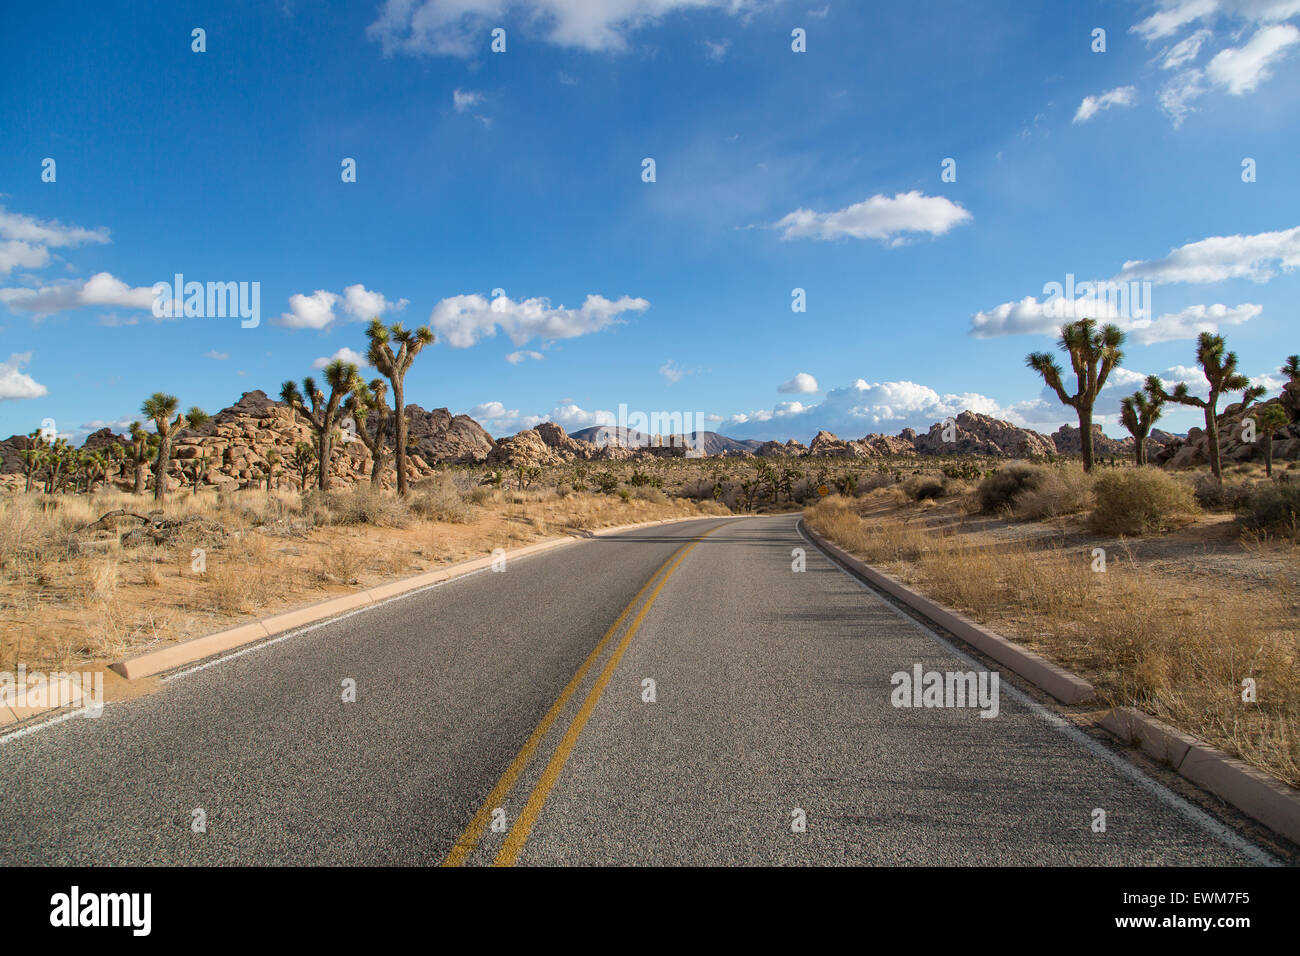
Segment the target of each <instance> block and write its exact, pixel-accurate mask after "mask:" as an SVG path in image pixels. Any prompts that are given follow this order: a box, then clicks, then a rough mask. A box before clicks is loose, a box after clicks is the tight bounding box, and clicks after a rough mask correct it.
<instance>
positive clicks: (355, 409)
mask: <svg viewBox="0 0 1300 956" xmlns="http://www.w3.org/2000/svg"><path fill="white" fill-rule="evenodd" d="M387 391H388V383H387V382H385V381H384V380H383V379H382V378H376V379H374V380H372V381H371V382H370V384H369V385H358V386H357V387H356V388H355V389H354V390H353V392H352V394H351V395H349V396H348V404H347V410H348V414H349V415H351V416H352V418H353V420H354V421H355V422H356V424H357V437H358V438H360V439H361V443H362V444H363V445H365V446H366V448H368V449H369V450H370V456H371V458H372V459H373V464H372V465H371V467H370V484H371V487H374V488H378V487H379V483H380V482H381V481H382V480H383V477H384V466H385V465H386V464H388V427H389V425H390V424H392V419H393V411H392V409H390V408H389V407H388V402H387V401H386V400H385V393H386V392H387Z"/></svg>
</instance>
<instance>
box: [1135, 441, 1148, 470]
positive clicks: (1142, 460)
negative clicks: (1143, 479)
mask: <svg viewBox="0 0 1300 956" xmlns="http://www.w3.org/2000/svg"><path fill="white" fill-rule="evenodd" d="M1133 461H1134V464H1136V465H1137V466H1138V467H1139V468H1141V467H1142V466H1143V465H1145V464H1146V463H1147V436H1146V435H1137V436H1135V437H1134V438H1133Z"/></svg>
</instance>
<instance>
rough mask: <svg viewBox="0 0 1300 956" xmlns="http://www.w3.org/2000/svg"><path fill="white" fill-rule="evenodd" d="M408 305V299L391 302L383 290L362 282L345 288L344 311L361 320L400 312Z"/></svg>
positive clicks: (364, 320)
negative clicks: (369, 287) (371, 287)
mask: <svg viewBox="0 0 1300 956" xmlns="http://www.w3.org/2000/svg"><path fill="white" fill-rule="evenodd" d="M317 294H318V295H319V293H317ZM408 305H410V302H409V301H408V300H407V299H398V300H397V301H396V302H390V301H389V300H388V299H387V298H385V297H384V294H383V293H382V292H375V291H373V290H370V289H367V288H366V287H365V286H364V285H362V284H361V283H360V282H358V283H357V284H356V285H350V286H348V287H347V288H346V289H344V290H343V311H344V312H346V313H347V314H348V315H349V316H351V317H352V318H354V319H356V320H357V321H359V322H367V321H369V320H370V319H373V318H378V317H380V316H382V315H383V314H384V313H386V312H400V311H402V310H403V309H405V308H406V307H407V306H408Z"/></svg>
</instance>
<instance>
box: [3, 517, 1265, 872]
mask: <svg viewBox="0 0 1300 956" xmlns="http://www.w3.org/2000/svg"><path fill="white" fill-rule="evenodd" d="M796 548H802V549H804V551H805V552H806V570H804V571H802V572H796V571H795V570H793V566H794V563H795V556H794V554H793V552H794V549H796ZM917 664H920V665H921V666H922V669H923V670H924V671H939V672H944V673H946V672H965V671H972V670H985V669H986V668H985V667H984V666H983V665H981V664H979V663H978V662H976V661H974V660H973V659H971V658H969V657H966V656H964V652H962V651H959V650H957V649H955V648H954V647H952V646H951V645H949V644H946V643H944V641H943V640H942V639H941V638H939V637H938V636H936V635H935V634H934V633H933V632H930V631H928V630H927V629H925V628H923V627H922V626H921V625H919V624H917V623H916V622H914V621H912V620H911V619H910V618H907V617H906V616H904V615H902V614H901V613H900V612H899V611H898V610H896V609H895V608H894V607H893V606H892V605H891V604H889V603H887V602H886V601H884V600H883V599H882V598H880V597H878V596H876V595H875V594H874V593H873V592H871V591H869V590H867V589H866V588H864V587H863V586H862V585H860V584H859V583H858V582H857V581H856V580H855V579H853V578H851V577H849V576H848V575H847V574H846V573H844V572H843V571H841V570H840V569H839V568H838V567H837V566H835V565H834V564H833V563H832V562H830V560H829V559H827V558H826V557H824V556H823V555H822V554H821V553H820V552H818V551H817V550H816V549H815V548H814V547H813V546H812V545H810V544H809V543H808V542H807V541H805V540H804V539H803V538H802V537H801V535H800V532H799V530H798V528H797V526H796V518H795V517H794V516H783V517H778V518H740V519H718V520H717V521H693V522H684V523H680V524H675V525H664V526H659V527H655V528H649V529H642V530H639V531H633V532H629V533H624V534H620V535H614V536H610V537H603V538H596V539H590V540H583V541H579V542H576V543H574V544H572V545H568V546H566V547H563V548H560V549H558V550H555V551H551V552H547V553H544V554H540V555H537V556H534V557H529V558H524V559H520V560H518V561H516V562H512V563H510V564H509V565H508V566H507V568H506V570H505V571H504V572H502V573H493V572H482V573H478V574H475V575H472V576H469V577H465V578H461V579H458V580H456V581H452V582H449V583H447V584H444V585H442V586H439V587H436V588H433V589H430V590H426V591H423V592H419V593H417V594H414V595H411V596H407V597H402V598H398V599H395V600H392V601H390V602H388V603H385V604H382V605H379V606H377V607H374V608H370V609H366V610H363V611H361V612H357V613H354V614H352V615H350V616H347V617H344V618H339V619H335V620H333V621H329V622H326V623H324V624H320V625H315V626H313V627H310V628H307V629H304V630H302V631H299V632H295V633H294V634H292V635H290V636H288V637H286V638H283V639H278V640H276V641H272V642H269V643H266V644H263V645H260V646H258V647H256V648H255V649H253V650H251V651H247V652H243V653H241V654H239V655H238V656H235V657H232V658H228V659H225V660H220V661H218V662H216V663H214V664H211V665H210V666H205V667H203V668H201V669H197V670H192V671H190V672H180V673H178V674H176V675H173V676H172V677H171V678H170V679H169V680H167V681H166V682H165V683H164V684H163V685H162V687H161V689H160V690H159V691H158V692H157V693H154V694H151V695H149V696H145V697H139V698H136V699H133V700H128V701H122V702H119V703H111V704H109V705H108V706H107V708H106V709H105V710H104V713H103V716H101V717H100V718H98V719H94V720H90V719H82V718H80V717H74V718H71V719H67V720H64V721H62V722H58V723H53V724H49V725H46V726H43V727H41V728H39V729H37V730H36V731H34V732H29V733H25V734H22V735H12V734H11V735H10V736H9V737H8V738H7V739H5V740H4V741H3V742H0V863H5V864H22V863H40V864H123V863H136V864H196V865H201V864H236V863H253V864H277V863H307V864H415V865H429V864H437V863H448V864H452V865H490V864H493V863H497V864H511V863H515V864H520V865H529V864H532V865H546V864H584V865H585V864H841V863H842V864H1006V865H1040V864H1049V865H1080V864H1115V865H1148V864H1252V863H1261V862H1270V861H1271V857H1269V856H1268V854H1267V852H1266V851H1264V850H1262V849H1261V848H1260V847H1258V846H1257V845H1255V844H1254V843H1252V842H1251V839H1250V838H1249V836H1243V835H1241V834H1239V833H1238V832H1237V831H1235V830H1232V829H1230V828H1228V827H1226V826H1224V825H1223V824H1222V823H1220V822H1219V821H1218V820H1216V819H1214V818H1212V817H1210V816H1208V815H1207V814H1205V813H1204V812H1203V811H1202V810H1200V809H1197V808H1196V807H1194V806H1192V805H1191V804H1189V803H1187V802H1186V801H1185V800H1183V799H1182V798H1180V797H1178V796H1175V795H1174V794H1173V793H1171V791H1169V790H1168V789H1166V788H1165V787H1164V786H1163V785H1162V784H1161V783H1159V782H1156V781H1155V780H1153V779H1152V778H1150V777H1148V776H1147V775H1146V774H1145V773H1144V772H1142V771H1140V770H1137V769H1136V768H1134V767H1133V766H1132V765H1131V764H1129V763H1128V762H1127V761H1126V760H1125V759H1124V757H1122V756H1120V755H1118V754H1117V753H1116V752H1115V751H1113V750H1112V749H1110V748H1108V747H1107V746H1105V745H1103V744H1099V743H1098V742H1096V741H1095V740H1093V739H1092V738H1091V737H1088V736H1086V735H1084V734H1083V733H1081V732H1080V731H1079V730H1077V729H1075V728H1074V727H1073V726H1072V725H1070V724H1068V723H1066V722H1065V721H1063V720H1062V719H1061V718H1060V717H1058V716H1056V715H1055V714H1054V713H1053V712H1051V711H1049V710H1045V709H1044V708H1043V707H1042V706H1041V705H1039V704H1037V703H1035V702H1034V701H1033V700H1031V699H1030V698H1029V697H1027V696H1026V695H1024V694H1022V693H1020V692H1018V691H1016V690H1015V689H1014V688H1013V687H1012V685H1011V681H1010V680H1008V679H1003V681H1002V682H1001V684H1000V698H999V709H998V714H997V716H996V717H992V718H988V717H982V716H980V711H979V709H977V708H972V707H942V708H940V707H934V708H924V707H923V708H911V707H896V706H894V705H893V704H892V703H891V694H892V693H893V691H894V687H893V685H892V683H891V675H893V674H894V673H895V672H899V671H906V672H909V673H911V672H912V671H913V668H914V665H917ZM348 680H352V681H355V687H356V701H355V702H351V703H349V702H344V700H343V696H344V691H343V688H344V683H345V681H348ZM650 698H653V699H652V700H651V699H650ZM1098 810H1102V811H1104V812H1105V830H1104V832H1098V831H1097V830H1096V829H1095V826H1094V821H1095V820H1096V819H1098V817H1097V815H1096V811H1098ZM200 823H201V824H202V826H198V824H200ZM196 829H197V830H198V831H199V832H196Z"/></svg>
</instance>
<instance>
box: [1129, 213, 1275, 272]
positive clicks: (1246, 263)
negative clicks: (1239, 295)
mask: <svg viewBox="0 0 1300 956" xmlns="http://www.w3.org/2000/svg"><path fill="white" fill-rule="evenodd" d="M1276 267H1280V268H1281V269H1283V270H1284V271H1287V272H1289V271H1291V270H1293V269H1295V268H1297V267H1300V226H1296V227H1294V228H1291V229H1284V230H1281V231H1278V232H1261V233H1256V234H1255V235H1252V236H1241V235H1237V236H1211V237H1209V238H1207V239H1201V240H1199V241H1198V242H1191V243H1188V244H1187V245H1185V246H1180V247H1178V248H1177V249H1174V250H1172V251H1171V252H1170V253H1169V255H1167V256H1165V257H1164V258H1162V259H1152V260H1150V261H1141V260H1135V261H1129V262H1125V263H1124V268H1123V269H1121V270H1120V273H1119V275H1118V276H1116V279H1117V280H1119V281H1125V280H1129V279H1150V280H1151V281H1152V282H1155V283H1157V284H1164V283H1170V282H1194V283H1205V282H1222V281H1223V280H1225V279H1253V280H1254V281H1255V282H1267V281H1268V280H1269V279H1271V278H1273V276H1274V275H1276V274H1277V273H1276Z"/></svg>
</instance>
